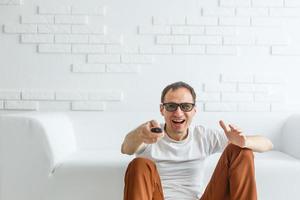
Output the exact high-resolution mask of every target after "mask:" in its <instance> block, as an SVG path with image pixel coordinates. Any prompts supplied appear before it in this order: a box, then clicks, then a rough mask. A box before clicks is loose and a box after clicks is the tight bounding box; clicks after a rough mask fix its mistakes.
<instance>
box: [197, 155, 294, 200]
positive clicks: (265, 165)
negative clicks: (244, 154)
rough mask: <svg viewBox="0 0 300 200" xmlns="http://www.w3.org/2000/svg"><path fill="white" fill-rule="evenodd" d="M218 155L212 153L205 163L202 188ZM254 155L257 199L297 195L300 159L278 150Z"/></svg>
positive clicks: (279, 198)
mask: <svg viewBox="0 0 300 200" xmlns="http://www.w3.org/2000/svg"><path fill="white" fill-rule="evenodd" d="M219 157H220V154H215V155H212V156H211V157H210V158H208V159H207V161H206V163H205V172H204V181H203V182H204V186H203V187H204V188H205V187H206V185H207V183H208V182H209V179H210V177H211V175H212V173H213V170H214V168H215V166H216V163H217V161H218V159H219ZM254 157H255V173H256V184H257V190H258V199H261V200H269V199H272V200H282V199H294V197H295V196H298V190H299V186H300V160H298V159H296V158H294V157H292V156H289V155H288V154H285V153H283V152H280V151H269V152H264V153H255V154H254ZM287 185H288V187H287ZM260 191H263V192H260Z"/></svg>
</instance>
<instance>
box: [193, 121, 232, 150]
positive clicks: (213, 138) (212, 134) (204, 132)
mask: <svg viewBox="0 0 300 200" xmlns="http://www.w3.org/2000/svg"><path fill="white" fill-rule="evenodd" d="M196 131H198V132H200V134H199V138H198V139H199V140H200V143H201V145H202V148H203V150H204V151H205V153H206V154H207V155H211V154H214V153H217V152H221V151H223V150H224V149H225V147H226V146H227V144H228V139H227V137H226V135H225V133H224V131H223V130H221V129H209V128H205V127H203V126H198V127H196Z"/></svg>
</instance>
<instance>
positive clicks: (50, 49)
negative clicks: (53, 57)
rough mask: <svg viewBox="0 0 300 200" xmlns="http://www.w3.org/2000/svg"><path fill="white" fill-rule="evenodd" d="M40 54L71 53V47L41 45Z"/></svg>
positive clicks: (65, 45) (64, 45)
mask: <svg viewBox="0 0 300 200" xmlns="http://www.w3.org/2000/svg"><path fill="white" fill-rule="evenodd" d="M38 52H39V53H71V45H67V44H39V45H38Z"/></svg>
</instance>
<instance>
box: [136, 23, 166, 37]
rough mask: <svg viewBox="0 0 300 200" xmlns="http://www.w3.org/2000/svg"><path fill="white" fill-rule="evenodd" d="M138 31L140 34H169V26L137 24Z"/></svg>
mask: <svg viewBox="0 0 300 200" xmlns="http://www.w3.org/2000/svg"><path fill="white" fill-rule="evenodd" d="M138 33H139V34H141V35H154V34H170V33H171V28H170V27H169V26H158V25H155V26H146V25H143V26H139V27H138Z"/></svg>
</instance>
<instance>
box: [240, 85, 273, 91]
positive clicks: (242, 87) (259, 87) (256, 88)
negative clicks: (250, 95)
mask: <svg viewBox="0 0 300 200" xmlns="http://www.w3.org/2000/svg"><path fill="white" fill-rule="evenodd" d="M270 88H271V85H267V84H249V83H239V84H238V91H239V92H265V93H267V92H269V91H270V90H271V89H270Z"/></svg>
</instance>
